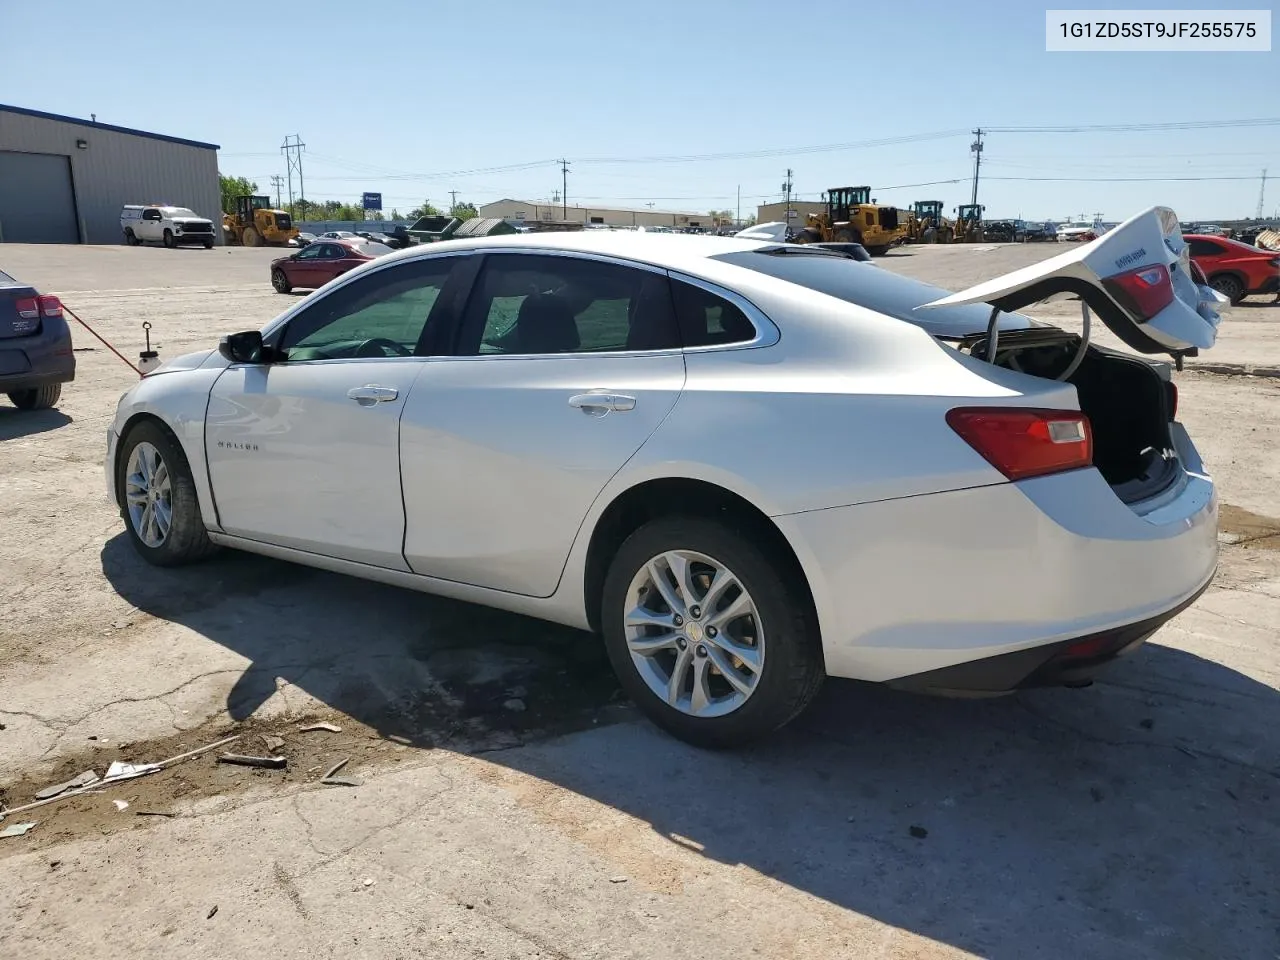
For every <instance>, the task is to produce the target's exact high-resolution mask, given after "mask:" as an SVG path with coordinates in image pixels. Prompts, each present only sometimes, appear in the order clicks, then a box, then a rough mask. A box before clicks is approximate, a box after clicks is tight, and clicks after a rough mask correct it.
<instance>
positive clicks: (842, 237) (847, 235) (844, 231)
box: [832, 227, 862, 243]
mask: <svg viewBox="0 0 1280 960" xmlns="http://www.w3.org/2000/svg"><path fill="white" fill-rule="evenodd" d="M832 239H833V240H835V241H836V242H837V243H862V234H861V233H860V232H859V231H857V230H851V229H849V228H848V227H841V228H840V229H838V230H837V231H836V232H835V233H834V234H833V235H832Z"/></svg>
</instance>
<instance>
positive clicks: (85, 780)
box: [36, 770, 98, 800]
mask: <svg viewBox="0 0 1280 960" xmlns="http://www.w3.org/2000/svg"><path fill="white" fill-rule="evenodd" d="M97 782H98V775H97V774H96V773H94V772H93V771H92V770H86V771H85V772H84V773H82V774H80V775H79V776H77V777H72V778H71V779H70V780H68V781H66V782H65V783H57V784H54V785H53V786H52V787H45V788H44V789H43V790H41V791H39V792H38V793H37V794H36V799H37V800H48V799H49V798H50V797H56V796H57V795H58V794H60V793H65V792H66V791H68V790H75V789H76V788H77V787H87V786H89V785H90V784H93V783H97Z"/></svg>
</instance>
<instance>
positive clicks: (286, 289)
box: [271, 268, 293, 293]
mask: <svg viewBox="0 0 1280 960" xmlns="http://www.w3.org/2000/svg"><path fill="white" fill-rule="evenodd" d="M271 285H272V286H273V287H275V288H276V293H292V292H293V284H291V283H290V282H289V278H288V277H287V276H285V272H284V271H283V270H281V269H279V268H276V269H275V270H272V271H271Z"/></svg>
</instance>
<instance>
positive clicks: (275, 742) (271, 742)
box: [258, 736, 284, 753]
mask: <svg viewBox="0 0 1280 960" xmlns="http://www.w3.org/2000/svg"><path fill="white" fill-rule="evenodd" d="M258 739H259V740H261V741H262V745H263V746H265V747H266V748H267V752H268V753H279V752H280V748H281V747H283V746H284V737H266V736H264V737H259V738H258Z"/></svg>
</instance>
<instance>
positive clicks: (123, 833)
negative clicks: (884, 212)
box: [0, 245, 1280, 960]
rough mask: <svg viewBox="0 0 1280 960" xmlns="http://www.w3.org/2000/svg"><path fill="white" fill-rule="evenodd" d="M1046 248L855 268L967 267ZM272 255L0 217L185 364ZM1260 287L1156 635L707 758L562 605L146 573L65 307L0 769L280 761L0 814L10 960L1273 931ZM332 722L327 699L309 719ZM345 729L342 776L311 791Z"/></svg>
mask: <svg viewBox="0 0 1280 960" xmlns="http://www.w3.org/2000/svg"><path fill="white" fill-rule="evenodd" d="M1056 252H1059V251H1058V249H1056V248H1054V247H1044V246H1036V245H1028V246H970V247H965V246H954V247H938V248H924V249H919V250H911V251H902V252H895V253H893V254H891V255H889V256H887V257H885V258H882V259H880V260H878V261H877V262H878V264H879V265H880V267H881V268H883V269H889V270H895V271H900V272H902V273H905V274H910V275H912V276H917V277H920V278H922V279H926V280H930V281H932V282H935V283H939V284H941V285H944V286H947V287H950V288H953V289H958V288H960V287H962V286H965V285H968V284H970V283H973V282H976V281H977V280H980V279H983V278H985V277H988V276H991V275H994V274H996V273H1001V272H1004V271H1006V270H1010V269H1014V268H1015V267H1018V266H1021V265H1023V264H1025V263H1028V262H1031V261H1032V260H1035V259H1038V258H1040V257H1043V256H1046V255H1049V254H1052V253H1056ZM274 255H278V251H264V250H244V249H234V248H233V249H224V248H217V249H215V250H213V251H204V250H201V249H196V250H178V251H168V250H164V249H159V248H156V249H151V248H142V249H134V248H124V247H118V248H116V247H23V246H16V245H6V246H0V269H4V270H6V271H8V272H10V273H13V274H14V275H16V276H19V277H21V278H24V279H27V280H30V281H31V282H34V283H35V284H37V285H38V286H40V287H41V288H42V289H43V290H45V291H48V292H56V293H58V294H60V295H61V296H62V297H63V299H64V300H65V302H66V303H67V304H68V305H69V306H70V307H71V308H72V309H73V310H75V311H76V312H77V313H79V314H80V315H81V316H82V317H84V319H86V320H87V321H89V322H90V323H92V324H94V325H95V326H96V327H97V328H98V329H100V331H101V332H102V333H103V334H104V335H105V336H107V337H108V339H110V340H112V341H113V342H114V343H116V344H117V345H118V346H119V347H120V348H121V349H122V350H124V351H125V352H126V353H128V354H135V353H136V352H137V351H138V350H139V349H140V348H141V329H140V324H141V323H142V322H143V321H144V320H149V321H151V323H152V324H153V325H154V329H153V330H152V334H153V342H154V343H156V344H158V345H159V348H160V350H161V354H162V356H166V357H172V356H175V355H177V354H179V353H182V352H185V351H187V350H190V349H196V348H200V347H203V346H206V345H211V344H212V343H213V342H214V341H215V340H216V337H217V335H218V334H219V333H222V332H226V331H228V330H232V329H245V328H253V327H257V326H260V325H261V324H263V323H264V322H265V321H267V320H268V319H270V318H271V317H272V316H273V315H274V314H275V313H277V312H278V311H279V310H280V309H282V307H283V306H284V305H285V304H286V303H288V302H290V301H289V298H286V297H282V296H280V295H277V294H275V293H274V292H273V291H272V290H271V287H270V285H269V283H268V280H267V263H268V261H269V260H270V259H271V258H272V256H274ZM1269 299H1270V298H1266V299H1258V300H1250V301H1246V302H1245V304H1242V305H1241V306H1239V307H1236V308H1233V309H1231V310H1229V311H1227V313H1226V319H1225V320H1224V323H1223V329H1222V331H1221V338H1220V343H1219V346H1218V347H1217V348H1216V349H1215V350H1214V351H1212V352H1211V353H1209V354H1206V355H1205V356H1204V357H1201V358H1198V359H1197V360H1193V361H1190V362H1189V363H1188V365H1187V370H1186V371H1184V372H1183V373H1181V374H1179V375H1178V377H1177V380H1178V386H1179V390H1180V394H1181V398H1182V399H1181V414H1180V419H1182V420H1183V421H1184V422H1185V423H1186V424H1187V426H1188V429H1189V430H1190V431H1191V433H1192V436H1193V437H1194V438H1195V440H1196V442H1197V444H1198V445H1199V447H1200V450H1201V452H1202V454H1203V455H1204V458H1205V461H1206V462H1207V464H1208V465H1209V467H1210V469H1211V470H1213V471H1214V473H1215V475H1216V478H1217V480H1218V482H1219V489H1220V494H1221V497H1222V500H1223V502H1224V504H1225V506H1224V510H1223V532H1222V540H1223V554H1222V565H1221V568H1220V571H1219V575H1218V578H1217V580H1216V582H1215V585H1214V586H1213V587H1212V588H1211V589H1210V591H1209V592H1208V593H1206V594H1205V595H1204V596H1203V597H1202V598H1201V599H1200V601H1199V602H1198V603H1197V604H1196V605H1195V606H1194V607H1192V608H1191V609H1190V610H1188V611H1187V612H1185V613H1183V614H1182V615H1181V616H1179V617H1178V618H1177V619H1176V620H1174V621H1173V622H1171V623H1170V624H1169V625H1168V626H1166V627H1165V628H1164V629H1162V630H1161V631H1160V633H1159V634H1157V636H1156V637H1155V639H1154V642H1152V643H1150V644H1148V646H1147V647H1146V649H1145V650H1143V651H1142V652H1141V653H1139V654H1138V655H1137V656H1135V657H1133V658H1132V659H1131V660H1129V661H1127V662H1124V663H1121V664H1119V665H1117V667H1116V668H1115V669H1114V670H1113V671H1112V672H1111V673H1110V674H1109V676H1108V677H1107V679H1106V680H1105V681H1103V682H1100V683H1098V684H1095V685H1094V686H1093V687H1091V688H1089V689H1086V690H1077V691H1070V690H1050V691H1037V692H1033V693H1028V694H1025V695H1022V696H1019V697H1016V698H1007V699H1001V700H995V701H940V700H929V699H921V698H915V697H910V696H906V695H898V694H892V693H889V692H887V691H885V690H883V689H880V688H875V687H871V686H867V685H862V684H855V683H834V682H833V683H829V684H828V686H827V687H826V689H825V691H824V693H823V695H822V697H821V699H820V700H819V702H818V704H817V705H816V708H815V709H814V710H813V711H811V712H810V713H809V714H808V715H806V716H805V717H804V718H802V720H801V721H800V722H798V723H797V724H795V725H794V726H793V727H792V728H789V729H788V730H787V731H785V732H784V733H783V734H781V735H780V736H778V737H777V738H775V739H774V740H772V741H771V742H769V743H767V744H764V745H762V746H760V747H758V748H756V749H753V750H750V751H746V752H742V753H736V754H728V755H715V754H706V753H701V752H699V751H696V750H693V749H691V748H688V747H685V746H683V745H681V744H679V743H677V742H675V741H673V740H671V739H669V738H667V737H664V736H662V735H660V734H658V733H656V732H655V731H654V730H653V729H652V728H650V727H649V726H648V725H647V724H645V723H644V722H643V721H640V720H638V719H636V718H635V717H634V716H633V715H632V713H631V712H630V710H629V708H628V707H627V706H626V705H625V704H622V703H619V702H617V697H616V693H615V691H616V687H615V685H614V683H613V681H612V679H611V677H610V674H609V672H608V668H607V665H606V664H605V662H604V659H603V657H602V655H601V654H600V651H599V650H598V648H597V646H596V644H595V642H594V640H593V639H592V638H590V637H588V636H586V635H583V634H579V633H576V632H574V631H568V630H563V629H560V628H556V627H552V626H548V625H545V624H540V623H536V622H533V621H527V620H523V619H521V618H518V617H512V616H506V615H501V614H497V613H494V612H491V611H486V610H482V609H478V608H473V607H468V606H465V605H462V604H456V603H451V602H445V601H441V600H436V599H433V598H430V597H426V596H421V595H416V594H412V593H408V592H404V591H397V590H394V589H391V588H387V587H382V586H378V585H374V584H368V583H362V582H357V581H353V580H348V579H344V578H342V577H338V576H333V575H329V574H325V573H321V572H317V571H311V570H307V569H302V568H298V567H293V566H289V565H286V564H282V563H276V562H272V561H268V560H265V559H262V558H256V557H249V556H240V555H235V554H229V553H224V554H223V555H222V556H220V557H219V558H217V559H216V560H215V561H214V562H212V563H210V564H208V565H205V566H202V567H197V568H190V569H186V570H179V571H159V570H155V569H152V568H149V567H147V566H146V565H145V564H143V563H142V561H140V560H139V559H137V558H135V556H134V554H133V552H132V550H131V549H130V548H129V545H128V543H127V541H126V540H125V538H124V536H123V531H122V526H121V522H120V520H119V518H118V517H117V516H116V515H115V512H114V510H113V509H112V508H111V506H110V505H108V503H107V502H106V498H105V495H104V492H103V481H102V465H101V457H102V453H103V447H104V433H105V429H106V425H107V423H108V422H109V421H110V419H111V416H112V413H113V411H114V409H115V403H116V399H117V398H118V396H119V395H120V393H121V392H123V391H124V390H125V389H126V388H127V387H128V385H129V384H130V382H131V381H132V379H133V375H132V374H131V373H130V371H128V370H127V369H126V368H125V367H124V366H123V365H122V364H121V363H120V362H119V361H118V360H116V359H115V358H113V357H112V356H111V355H110V354H109V353H108V352H107V351H106V350H105V348H103V347H102V346H101V344H98V343H97V342H96V341H94V340H93V339H92V338H91V337H90V336H88V334H86V333H84V331H83V330H80V329H76V330H74V331H73V332H74V334H75V336H76V345H77V348H78V350H80V351H81V352H78V353H77V357H78V361H79V364H80V366H79V376H78V378H77V380H76V382H75V383H74V384H71V385H69V386H68V387H67V389H66V391H65V393H64V396H63V402H62V404H61V406H60V408H59V409H58V410H57V411H52V412H44V413H38V414H19V413H18V412H17V411H15V410H13V409H12V408H11V407H8V406H5V405H0V503H2V504H3V507H2V508H0V558H3V559H2V560H0V564H2V566H3V569H2V570H0V584H3V586H2V587H0V595H2V596H3V601H4V602H3V604H2V605H0V723H2V724H3V728H2V729H0V790H3V793H0V800H3V802H5V803H7V804H8V805H10V806H15V805H17V804H20V803H24V802H27V801H28V800H30V799H31V795H32V793H33V792H34V791H35V790H36V789H38V788H39V787H41V786H43V785H45V784H47V783H53V782H56V781H58V780H60V779H65V778H67V777H70V776H73V775H75V774H77V773H79V772H80V771H82V770H84V769H87V768H89V767H95V768H96V769H97V770H98V772H99V773H102V772H103V769H104V768H105V766H106V765H107V763H109V762H110V761H111V760H114V759H126V760H133V761H155V760H160V759H163V758H165V757H169V756H173V755H176V754H178V753H181V752H183V751H184V750H189V749H193V748H195V747H198V746H200V745H201V744H205V743H209V742H212V741H214V740H216V739H218V738H219V737H221V736H226V735H230V734H231V733H241V734H242V735H243V741H242V744H239V745H237V749H241V752H246V753H261V752H264V749H265V747H264V745H263V744H262V743H261V742H260V741H259V740H258V739H257V737H259V736H261V735H268V736H271V735H279V736H282V737H283V738H284V739H285V746H284V747H283V748H282V752H283V753H284V754H285V755H286V756H288V758H289V770H288V771H286V772H275V771H256V770H247V769H244V768H238V767H228V766H223V765H218V764H215V763H214V762H213V760H212V758H211V757H201V758H198V759H195V760H192V761H190V762H188V763H186V764H183V765H180V766H177V767H175V768H173V769H172V770H169V771H166V772H163V773H160V774H157V775H154V776H152V777H148V778H143V779H140V780H137V781H134V782H132V783H130V784H125V785H120V786H116V787H113V788H112V789H110V790H109V791H107V792H104V793H102V794H93V795H88V796H84V797H80V798H76V799H73V800H69V801H66V802H64V803H61V804H57V805H52V806H49V807H45V808H43V809H40V810H37V811H33V812H32V814H31V816H30V819H31V820H35V821H38V825H37V827H36V828H35V829H34V830H33V831H32V832H31V833H29V834H27V835H26V836H24V837H19V838H10V839H0V858H2V859H3V864H4V866H3V872H4V876H5V881H4V883H2V884H0V955H3V956H14V957H19V956H21V957H24V958H30V960H39V958H45V957H49V958H53V957H58V958H62V957H67V956H77V957H78V956H86V955H89V954H90V953H91V952H92V953H98V952H101V951H102V950H103V949H104V946H105V945H107V944H114V945H115V946H113V947H108V948H107V949H109V950H110V951H111V952H112V953H113V954H119V955H121V956H129V957H138V958H141V957H165V958H170V960H171V958H180V957H196V956H199V957H201V958H202V960H214V958H222V957H226V958H237V960H239V958H242V957H244V956H247V955H250V954H255V955H256V954H259V953H265V954H270V955H273V956H276V957H280V958H293V957H299V958H301V957H308V958H313V957H317V956H322V957H330V956H333V957H337V956H341V957H344V958H384V957H385V958H390V957H408V956H428V957H436V956H438V957H449V958H455V957H456V958H462V957H486V958H493V957H511V958H517V957H518V958H526V957H527V958H533V957H542V958H575V960H576V958H603V957H610V958H612V957H619V958H622V957H663V958H684V957H688V958H695V957H696V958H720V957H725V958H728V957H735V958H737V957H743V956H759V957H767V958H781V957H805V958H811V957H841V958H843V957H850V958H854V957H856V958H863V957H886V958H908V957H911V958H924V957H928V958H933V957H952V956H967V955H977V956H987V957H997V958H1009V960H1015V958H1017V960H1021V958H1026V957H1062V958H1078V957H1085V956H1087V957H1124V958H1129V960H1136V958H1146V957H1151V958H1156V957H1174V956H1176V957H1215V958H1218V957H1273V956H1280V901H1278V900H1277V898H1276V893H1275V891H1276V890H1277V889H1280V803H1278V802H1277V801H1278V799H1280V695H1278V693H1277V690H1278V686H1280V652H1278V651H1277V641H1276V636H1277V630H1278V629H1280V552H1278V551H1277V549H1276V548H1277V547H1280V520H1277V519H1275V518H1277V517H1280V413H1278V411H1280V405H1278V401H1280V379H1277V378H1276V377H1274V376H1270V375H1261V376H1258V375H1251V374H1271V373H1273V372H1280V308H1277V307H1272V306H1269V305H1267V304H1268V303H1269ZM1030 312H1032V313H1034V314H1036V315H1039V316H1043V317H1045V318H1052V319H1054V320H1055V322H1064V323H1072V322H1076V321H1075V311H1074V310H1073V309H1072V308H1071V307H1069V306H1061V305H1049V306H1047V307H1045V308H1044V309H1043V310H1034V311H1030ZM1099 339H1100V340H1102V341H1104V342H1108V343H1110V344H1112V345H1115V340H1114V338H1110V337H1109V336H1106V335H1101V336H1099ZM1046 589H1052V584H1051V583H1047V584H1046ZM511 696H519V697H520V698H522V699H523V700H524V701H525V702H526V704H527V706H528V709H527V710H526V711H524V712H520V713H515V712H511V711H507V710H504V709H503V708H502V702H503V700H505V699H507V698H509V697H511ZM317 719H323V720H329V721H332V722H333V723H335V724H337V725H339V726H340V727H341V728H342V730H341V732H340V733H336V734H334V733H326V732H310V733H302V732H300V731H299V727H300V726H301V725H304V724H305V722H310V721H313V720H317ZM344 757H348V758H351V762H350V764H349V765H348V767H347V768H346V769H345V770H344V771H343V773H344V774H346V773H349V774H350V775H352V776H353V777H355V778H357V779H358V780H359V781H360V782H361V784H362V785H361V786H359V787H345V788H344V787H323V786H320V785H319V784H318V783H317V782H316V781H317V779H318V777H319V776H320V774H321V773H322V772H323V771H324V770H325V769H327V768H328V767H330V766H331V765H332V764H333V763H335V762H337V761H338V760H340V759H342V758H344ZM113 799H121V800H126V801H128V802H129V803H130V807H129V808H128V809H127V810H125V811H117V810H116V808H115V806H114V805H113V804H112V800H113ZM139 812H142V813H150V812H156V813H162V814H172V815H174V816H172V817H169V816H161V817H155V816H136V815H135V814H137V813H139ZM14 819H15V818H8V819H6V821H5V824H4V825H8V824H9V823H11V822H13V820H14ZM16 819H17V820H24V819H26V818H25V817H22V816H19V817H17V818H16ZM215 906H216V907H217V912H216V913H213V908H214V907H215ZM211 913H213V915H212V916H210V914H211Z"/></svg>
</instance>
